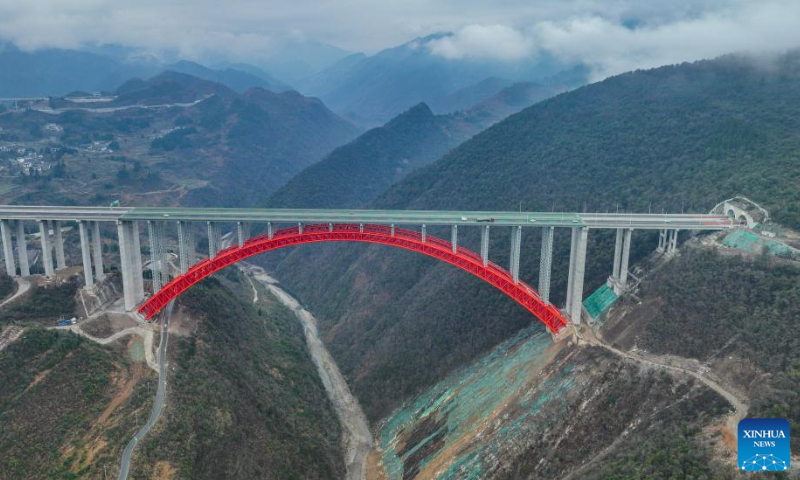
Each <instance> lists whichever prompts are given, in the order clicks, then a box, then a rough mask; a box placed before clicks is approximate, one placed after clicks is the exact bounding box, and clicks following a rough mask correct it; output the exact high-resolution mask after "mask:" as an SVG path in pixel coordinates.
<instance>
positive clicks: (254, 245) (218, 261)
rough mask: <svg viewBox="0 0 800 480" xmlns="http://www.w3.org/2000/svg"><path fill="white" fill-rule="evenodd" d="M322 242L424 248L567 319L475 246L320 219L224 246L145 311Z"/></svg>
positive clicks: (529, 305) (555, 318) (554, 323)
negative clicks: (242, 267) (277, 253)
mask: <svg viewBox="0 0 800 480" xmlns="http://www.w3.org/2000/svg"><path fill="white" fill-rule="evenodd" d="M316 242H367V243H377V244H381V245H389V246H392V247H397V248H404V249H406V250H411V251H414V252H419V253H422V254H424V255H428V256H429V257H433V258H436V259H439V260H441V261H443V262H447V263H449V264H451V265H454V266H456V267H458V268H460V269H462V270H465V271H467V272H469V273H471V274H473V275H475V276H477V277H478V278H481V279H482V280H484V281H485V282H486V283H489V284H490V285H493V286H494V287H496V288H498V289H499V290H500V291H502V292H503V293H505V294H506V295H508V296H509V297H511V298H512V299H514V300H515V301H516V302H517V303H519V304H520V305H522V306H523V307H525V309H527V310H528V311H529V312H531V313H532V314H533V315H535V316H536V318H538V319H539V320H541V321H542V323H544V324H545V325H546V326H547V328H548V329H549V330H550V331H551V332H556V333H557V332H558V331H559V330H560V329H561V328H563V327H564V326H566V324H567V322H566V321H565V320H564V317H563V316H561V312H559V310H558V309H557V308H555V307H554V306H553V305H551V304H549V303H547V302H545V301H544V300H542V299H541V298H540V297H539V294H538V292H536V290H534V289H533V288H531V287H530V286H529V285H527V284H526V283H524V282H522V281H520V282H519V283H517V284H515V283H514V280H513V279H512V278H511V275H510V274H509V273H508V271H506V270H505V269H503V268H501V267H500V266H498V265H496V264H494V263H491V262H489V264H488V265H487V266H484V265H483V261H482V259H481V257H480V256H479V255H478V254H476V253H475V252H473V251H471V250H467V249H466V248H463V247H458V248H457V249H456V251H455V253H454V252H453V246H452V244H451V243H450V242H447V241H445V240H442V239H440V238H436V237H433V236H430V235H426V237H425V241H423V240H422V235H421V234H420V233H419V232H415V231H413V230H407V229H403V228H395V229H394V231H393V229H392V227H388V226H385V225H372V224H364V225H363V226H362V225H358V224H349V223H343V224H314V225H305V226H303V228H302V231H301V229H300V228H299V227H292V228H286V229H283V230H278V231H277V232H275V234H274V236H273V238H268V236H267V235H260V236H257V237H253V238H251V239H249V240H247V241H246V242H245V243H244V245H243V246H241V247H240V246H239V245H238V244H235V245H233V246H231V247H228V248H226V249H224V250H222V251H220V252H219V253H218V254H217V255H216V256H215V257H214V258H213V259H206V260H203V261H202V262H200V263H198V264H197V265H195V266H193V267H192V268H190V269H189V271H187V272H186V273H185V274H183V275H180V276H178V277H176V278H175V279H173V280H172V281H171V282H169V283H168V284H166V285H165V286H164V287H163V288H162V289H161V290H159V291H158V292H156V293H155V294H154V295H153V296H152V297H150V298H149V299H148V300H147V301H146V302H145V303H144V304H143V305H142V306H141V307H140V308H139V313H141V314H143V315H144V316H145V318H147V319H148V320H149V319H151V318H152V317H153V316H154V315H155V314H156V313H158V312H159V311H160V310H161V309H162V308H164V306H166V305H167V304H168V303H169V302H170V301H172V300H174V299H175V298H176V297H177V296H178V295H180V294H181V293H183V292H184V291H186V290H187V289H188V288H189V287H191V286H192V285H194V284H196V283H198V282H199V281H201V280H202V279H204V278H206V277H208V276H210V275H212V274H213V273H216V272H218V271H219V270H222V269H223V268H225V267H227V266H229V265H232V264H234V263H236V262H238V261H240V260H244V259H245V258H248V257H252V256H254V255H258V254H260V253H264V252H268V251H271V250H277V249H279V248H284V247H290V246H293V245H302V244H306V243H316Z"/></svg>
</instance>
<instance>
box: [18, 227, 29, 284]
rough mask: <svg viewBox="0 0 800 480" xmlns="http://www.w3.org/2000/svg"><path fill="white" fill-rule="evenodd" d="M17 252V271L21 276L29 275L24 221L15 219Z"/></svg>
mask: <svg viewBox="0 0 800 480" xmlns="http://www.w3.org/2000/svg"><path fill="white" fill-rule="evenodd" d="M17 252H18V255H19V272H20V275H22V276H23V277H29V276H30V275H31V266H30V263H29V262H28V240H27V239H26V238H25V222H23V221H22V220H17Z"/></svg>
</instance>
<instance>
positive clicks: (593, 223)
mask: <svg viewBox="0 0 800 480" xmlns="http://www.w3.org/2000/svg"><path fill="white" fill-rule="evenodd" d="M0 219H5V220H39V219H46V220H98V221H114V220H138V221H145V220H176V221H177V220H183V221H195V222H205V221H214V222H252V223H266V222H273V223H298V222H302V223H327V222H332V223H383V224H392V223H393V224H397V225H422V224H426V225H473V226H474V225H498V226H517V225H519V226H528V227H544V226H553V227H583V226H586V227H589V228H626V227H627V228H634V229H654V230H655V229H665V228H667V229H685V230H723V229H727V228H731V227H732V226H733V224H732V223H731V221H730V220H729V219H728V218H727V217H725V216H720V215H703V214H631V213H599V214H595V213H573V212H486V211H483V212H482V211H436V210H315V209H266V208H183V207H168V208H154V207H60V206H56V207H51V206H15V205H6V206H0Z"/></svg>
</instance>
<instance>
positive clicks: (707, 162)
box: [276, 52, 800, 419]
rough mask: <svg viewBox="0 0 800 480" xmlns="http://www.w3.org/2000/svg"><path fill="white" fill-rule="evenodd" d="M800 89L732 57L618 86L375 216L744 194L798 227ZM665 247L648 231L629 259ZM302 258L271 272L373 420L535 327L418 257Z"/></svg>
mask: <svg viewBox="0 0 800 480" xmlns="http://www.w3.org/2000/svg"><path fill="white" fill-rule="evenodd" d="M798 80H800V54H798V52H792V53H789V54H786V55H784V56H782V57H780V58H779V59H776V60H775V62H774V65H773V68H769V69H766V68H763V67H762V66H760V65H758V64H757V63H756V62H753V61H752V60H751V59H749V58H747V57H741V56H727V57H722V58H719V59H716V60H709V61H701V62H697V63H692V64H681V65H675V66H667V67H662V68H658V69H653V70H646V71H636V72H631V73H626V74H623V75H619V76H616V77H613V78H609V79H607V80H605V81H603V82H600V83H596V84H592V85H589V86H586V87H582V88H579V89H577V90H574V91H571V92H568V93H564V94H561V95H558V96H556V97H554V98H551V99H548V100H544V101H542V102H540V103H538V104H536V105H534V106H532V107H529V108H527V109H525V110H523V111H521V112H519V113H517V114H515V115H512V116H510V117H509V118H507V119H505V120H503V121H501V122H499V123H498V124H496V125H494V126H493V127H491V128H489V129H487V130H486V131H484V132H482V133H480V134H478V135H476V136H474V137H473V138H472V139H470V140H468V141H466V142H464V143H462V144H461V145H460V146H458V147H456V148H455V149H453V150H452V151H451V152H449V153H447V154H446V155H444V156H443V157H442V158H441V159H439V160H437V161H435V162H433V163H431V164H430V165H429V166H427V167H422V168H420V169H419V170H417V171H415V172H413V173H411V174H409V175H408V176H407V177H406V178H404V179H403V180H401V181H399V182H398V183H396V184H394V185H393V186H392V187H390V188H389V189H388V190H387V191H386V192H385V193H383V194H382V195H380V196H379V197H378V198H377V199H376V200H374V201H372V202H370V203H368V204H367V207H368V208H390V209H468V210H503V209H506V210H508V209H514V210H516V209H518V208H522V209H524V210H529V211H550V210H551V209H555V210H556V211H559V210H562V211H576V210H577V211H590V212H591V211H614V210H615V209H617V208H619V209H620V211H635V212H647V211H648V210H650V211H662V209H663V210H666V211H670V212H676V211H677V212H680V211H694V212H707V211H708V210H709V209H710V208H712V207H713V206H714V205H715V204H716V203H717V202H718V201H720V200H722V199H724V198H729V197H731V196H733V195H735V194H744V195H747V196H749V197H750V198H753V199H754V200H755V201H758V202H761V203H762V204H763V205H764V206H765V207H767V208H769V209H770V211H771V212H772V214H773V215H774V218H776V219H778V220H779V221H781V222H783V223H785V224H786V225H790V226H793V227H795V228H796V227H798V226H800V214H799V213H798V212H800V194H798V190H797V188H796V187H795V185H794V180H793V178H794V177H795V176H796V175H797V174H798V173H800V171H799V169H800V167H798V166H799V165H800V158H799V157H798V153H797V152H800V135H798V134H797V132H798V131H800V130H798V128H797V127H798V122H799V120H798V118H800V107H798V105H800V102H799V101H798V100H799V99H800V81H798ZM353 177H355V178H357V176H356V175H353ZM353 188H356V185H353ZM428 232H429V234H431V235H447V233H446V232H439V231H436V229H433V228H431V229H429V230H428ZM537 233H538V232H531V233H527V234H526V235H524V236H523V245H522V251H523V255H522V262H521V272H523V274H522V276H523V278H526V279H531V280H532V279H535V278H537V273H538V265H539V258H538V251H539V243H540V239H539V237H540V235H538V234H537ZM459 234H460V235H459V243H462V244H463V245H465V246H467V247H468V248H473V249H477V248H478V242H479V239H478V237H477V233H476V232H469V231H465V232H463V233H462V232H459ZM491 238H492V241H491V252H492V253H491V257H492V260H493V261H495V262H497V263H499V264H501V265H502V264H505V263H506V262H507V260H508V252H509V232H505V231H503V230H502V229H497V230H496V233H493V235H492V237H491ZM655 244H656V239H655V237H654V236H653V235H650V234H647V233H640V232H637V233H636V234H635V236H634V244H633V250H632V261H636V260H637V259H638V258H641V256H643V255H645V254H646V253H648V252H650V251H652V249H653V248H654V245H655ZM568 250H569V239H568V236H567V234H566V233H565V232H562V233H561V234H560V235H557V236H556V243H555V258H554V265H553V271H554V272H555V273H554V277H553V292H552V297H551V298H553V299H554V301H555V303H556V304H557V305H561V303H562V301H563V297H564V291H565V284H566V277H565V275H564V274H563V273H564V272H566V270H567V264H566V262H567V260H568V258H567V257H568V255H567V252H568ZM589 250H590V252H591V253H590V255H589V259H588V263H587V267H586V278H587V285H586V292H591V291H593V290H594V289H595V288H597V287H599V286H600V285H601V284H602V283H603V282H604V281H605V279H606V277H607V276H608V274H609V272H610V266H611V264H612V259H611V257H610V255H611V253H610V252H613V238H612V235H611V234H606V233H592V235H590V245H589ZM303 253H304V255H302V256H299V255H297V256H295V255H290V256H288V257H287V258H286V259H285V260H284V261H283V262H282V264H281V265H279V266H278V268H277V269H276V276H277V278H280V279H281V280H282V281H283V282H284V283H285V284H287V285H288V287H289V288H291V289H292V290H293V291H295V292H297V294H298V295H299V296H300V297H302V298H303V299H304V300H305V301H307V302H308V304H309V305H310V307H311V308H313V309H314V311H315V312H317V313H318V314H319V317H320V321H321V325H320V328H321V331H322V332H324V334H325V335H326V337H325V340H326V343H327V344H328V345H329V346H330V348H331V350H332V353H333V355H334V357H335V358H336V360H337V362H338V363H339V365H340V366H341V367H342V370H343V371H344V372H345V374H346V375H347V376H348V378H350V379H351V380H352V386H353V388H354V391H355V393H356V395H357V396H358V397H359V399H360V400H361V402H362V404H363V405H364V408H365V410H366V412H367V414H368V415H369V416H370V417H371V418H373V419H374V418H380V417H381V416H382V415H383V414H385V413H387V412H388V411H390V410H392V409H394V408H396V407H397V406H398V405H399V403H401V402H402V401H403V399H404V398H408V397H410V396H413V395H415V394H416V393H418V392H419V391H420V388H422V387H423V386H425V385H428V384H430V382H432V381H435V380H436V379H438V378H441V376H442V375H443V374H444V373H445V372H448V371H450V370H451V369H452V368H454V367H455V366H457V365H460V364H463V362H465V361H467V360H469V359H471V358H473V357H474V355H476V354H478V353H480V352H483V351H485V350H486V349H488V348H490V347H491V346H493V345H495V344H496V343H497V342H499V341H500V340H502V339H504V338H507V337H508V336H509V335H510V334H512V333H513V332H515V331H517V330H518V329H519V328H521V327H522V326H524V325H526V324H528V323H529V321H530V317H529V315H528V314H527V313H526V312H524V311H523V310H522V309H521V308H519V307H517V306H516V305H514V304H513V303H512V302H508V301H507V300H506V299H504V298H503V296H502V294H500V293H498V292H496V291H494V290H493V289H491V288H490V287H487V286H486V285H484V284H483V283H482V282H480V281H479V280H477V279H474V278H472V277H470V276H469V275H465V274H463V273H462V272H458V271H455V270H454V269H452V268H450V267H448V266H447V265H443V264H439V263H437V262H434V261H431V260H429V259H426V258H421V257H419V256H417V255H414V254H410V253H408V252H403V251H395V250H387V249H385V248H381V247H374V246H373V247H364V246H362V247H358V246H348V248H347V249H344V248H337V247H336V246H332V247H329V248H325V249H322V248H319V249H314V250H313V251H312V250H310V249H309V250H308V251H307V252H303ZM318 265H325V268H318V267H317V266H318ZM398 266H402V267H401V268H398ZM311 279H313V281H311ZM587 294H588V293H587ZM376 312H380V313H376ZM434 344H435V345H436V348H431V345H434ZM389 392H392V394H390V393H389Z"/></svg>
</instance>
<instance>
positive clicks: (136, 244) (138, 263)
mask: <svg viewBox="0 0 800 480" xmlns="http://www.w3.org/2000/svg"><path fill="white" fill-rule="evenodd" d="M130 230H131V236H132V237H133V251H132V252H131V253H132V257H133V269H134V277H133V278H134V283H133V287H134V293H135V294H136V301H137V302H140V301H142V300H144V277H143V276H142V271H143V270H144V265H143V263H142V243H141V240H140V238H139V222H130Z"/></svg>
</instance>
